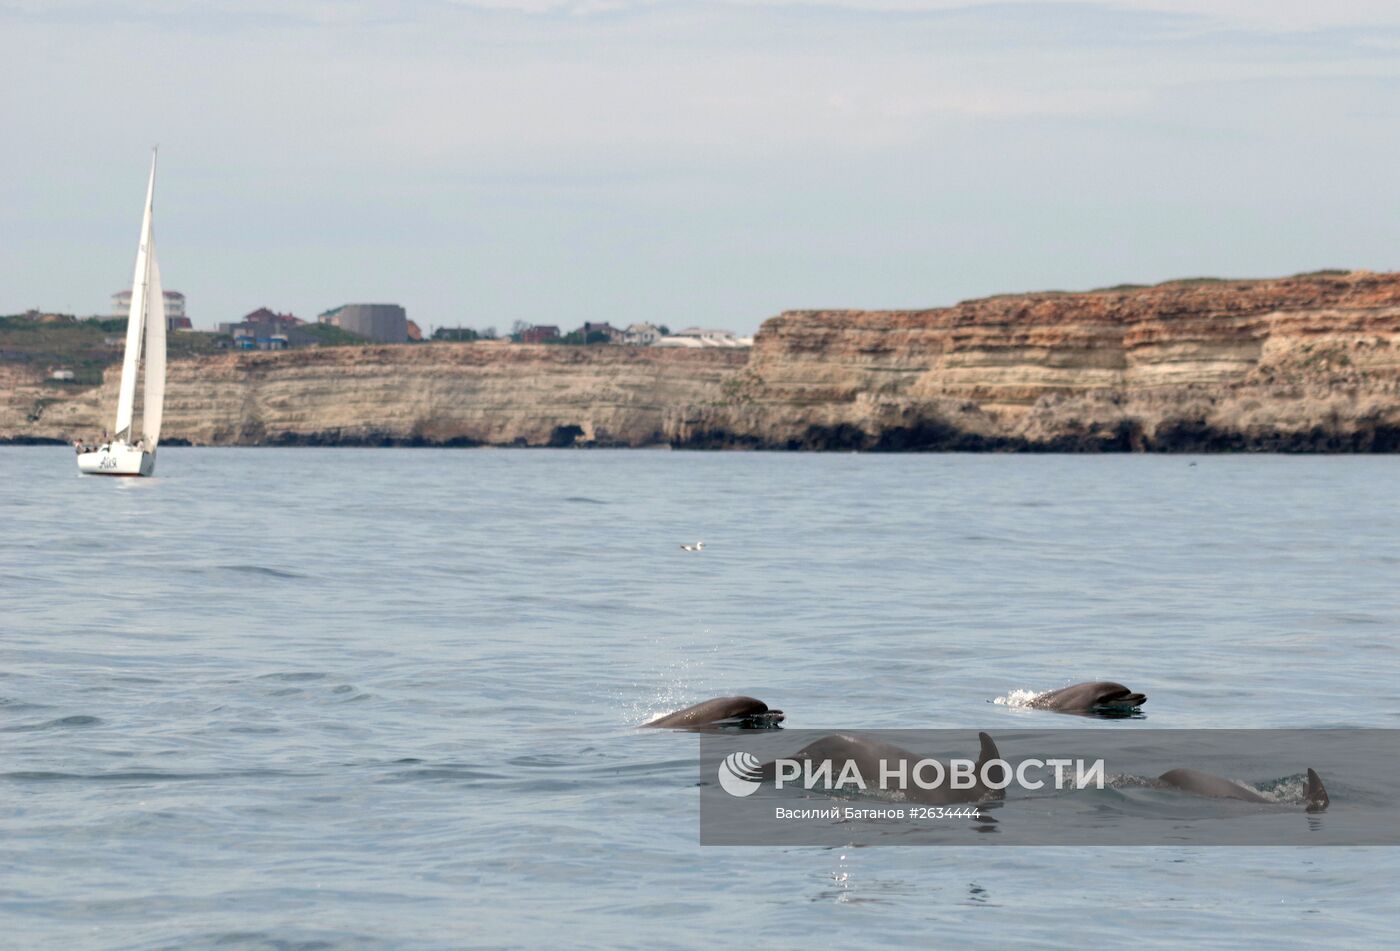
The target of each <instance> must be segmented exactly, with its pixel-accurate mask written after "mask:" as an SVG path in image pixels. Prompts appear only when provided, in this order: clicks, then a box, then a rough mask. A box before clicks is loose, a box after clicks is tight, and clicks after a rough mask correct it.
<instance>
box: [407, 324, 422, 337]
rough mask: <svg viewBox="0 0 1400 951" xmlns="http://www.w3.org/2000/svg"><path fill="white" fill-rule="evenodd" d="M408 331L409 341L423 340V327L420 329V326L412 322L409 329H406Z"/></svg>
mask: <svg viewBox="0 0 1400 951" xmlns="http://www.w3.org/2000/svg"><path fill="white" fill-rule="evenodd" d="M406 329H407V330H408V339H409V340H422V339H423V328H422V327H419V326H418V325H417V324H415V323H414V322H413V321H411V320H410V321H409V322H408V324H407V328H406Z"/></svg>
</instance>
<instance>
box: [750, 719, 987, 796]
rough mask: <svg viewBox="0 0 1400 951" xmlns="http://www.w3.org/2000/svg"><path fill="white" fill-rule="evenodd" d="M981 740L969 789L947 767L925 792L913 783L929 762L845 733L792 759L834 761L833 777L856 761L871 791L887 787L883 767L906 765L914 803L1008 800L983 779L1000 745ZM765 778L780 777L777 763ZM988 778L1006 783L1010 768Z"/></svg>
mask: <svg viewBox="0 0 1400 951" xmlns="http://www.w3.org/2000/svg"><path fill="white" fill-rule="evenodd" d="M977 738H978V740H980V741H981V744H982V748H981V750H980V752H979V753H978V756H977V768H976V775H977V782H976V785H974V786H972V787H971V788H969V789H953V788H951V786H950V784H949V782H948V773H947V769H946V767H945V771H944V780H943V783H942V784H940V785H938V786H936V787H934V788H932V789H925V788H923V787H922V786H920V785H918V784H917V783H915V782H914V781H913V776H914V774H915V769H914V765H915V764H916V763H918V762H919V761H920V760H924V759H928V757H926V756H921V755H919V754H918V753H911V752H910V751H909V750H906V749H901V748H900V747H898V746H895V745H893V744H891V743H882V742H880V741H879V740H871V739H868V738H866V737H862V736H851V735H849V734H844V733H836V734H832V735H831V736H824V737H822V738H821V739H820V740H816V741H814V742H812V743H809V744H807V745H806V746H804V747H802V749H800V750H798V751H797V752H796V753H795V754H793V756H791V757H790V758H791V759H795V760H818V761H822V762H825V761H828V760H829V761H830V762H831V769H832V773H831V775H832V776H840V775H841V771H842V769H844V768H845V766H846V763H847V762H849V761H854V762H855V764H856V768H857V769H859V770H860V775H861V778H862V779H863V780H864V781H865V784H866V786H867V787H868V788H883V787H880V786H879V782H880V778H881V775H882V772H881V764H882V763H883V764H885V768H886V769H888V770H891V771H899V770H900V767H899V766H898V765H896V764H900V763H902V764H904V765H903V773H904V775H905V776H907V777H910V778H909V780H908V781H907V782H906V785H905V787H904V788H903V789H902V790H898V791H900V792H903V793H904V796H905V798H906V799H909V800H911V801H913V802H918V803H923V804H927V805H934V806H941V805H948V804H950V803H957V802H983V801H984V800H988V799H1004V798H1005V797H1006V793H1005V792H1004V790H1003V789H993V788H992V787H990V786H988V785H986V784H985V783H984V782H983V778H982V767H983V766H984V765H985V764H986V763H988V762H990V761H991V760H1000V759H1001V754H1000V753H999V752H998V751H997V745H996V743H994V742H993V741H992V738H991V737H990V736H988V735H987V734H985V733H978V734H977ZM761 768H762V771H763V772H762V775H763V778H764V779H765V780H766V781H769V782H771V781H773V779H775V778H776V776H777V764H776V763H765V764H764V765H763V766H762V767H761ZM987 778H988V779H991V780H992V781H993V782H996V783H1004V782H1005V780H1006V778H1007V777H1006V769H1005V767H1004V766H1000V765H998V766H995V767H992V768H991V769H990V770H988V775H987Z"/></svg>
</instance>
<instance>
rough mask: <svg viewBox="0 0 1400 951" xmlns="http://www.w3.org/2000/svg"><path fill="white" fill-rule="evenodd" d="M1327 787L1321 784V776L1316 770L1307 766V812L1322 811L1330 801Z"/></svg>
mask: <svg viewBox="0 0 1400 951" xmlns="http://www.w3.org/2000/svg"><path fill="white" fill-rule="evenodd" d="M1331 801H1332V800H1331V797H1329V796H1328V795H1327V788H1326V787H1325V786H1323V785H1322V777H1321V776H1319V775H1317V770H1315V769H1313V768H1312V767H1311V766H1310V767H1308V812H1322V811H1323V810H1324V809H1326V808H1327V806H1328V805H1329V804H1330V803H1331Z"/></svg>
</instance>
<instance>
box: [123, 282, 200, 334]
mask: <svg viewBox="0 0 1400 951" xmlns="http://www.w3.org/2000/svg"><path fill="white" fill-rule="evenodd" d="M164 296H165V329H166V330H193V329H194V325H193V324H191V323H190V318H189V315H188V314H186V313H185V295H184V294H181V293H180V292H179V291H166V292H165V295H164ZM130 315H131V291H117V292H116V293H115V294H113V295H112V316H113V317H129V316H130Z"/></svg>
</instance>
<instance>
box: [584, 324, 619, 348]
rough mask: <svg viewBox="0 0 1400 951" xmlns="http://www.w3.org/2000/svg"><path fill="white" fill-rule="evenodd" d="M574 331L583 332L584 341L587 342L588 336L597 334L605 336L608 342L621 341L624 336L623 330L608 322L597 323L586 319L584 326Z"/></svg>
mask: <svg viewBox="0 0 1400 951" xmlns="http://www.w3.org/2000/svg"><path fill="white" fill-rule="evenodd" d="M574 333H578V334H582V335H583V341H584V343H587V342H588V338H589V337H590V336H593V335H595V334H602V335H603V338H604V339H605V340H607V342H608V343H619V342H621V340H622V336H623V334H622V331H621V330H618V329H617V328H616V327H614V326H613V325H612V324H610V323H607V322H604V323H601V324H595V323H592V322H590V321H584V324H583V326H582V327H580V328H579V329H578V330H576V331H574Z"/></svg>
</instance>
